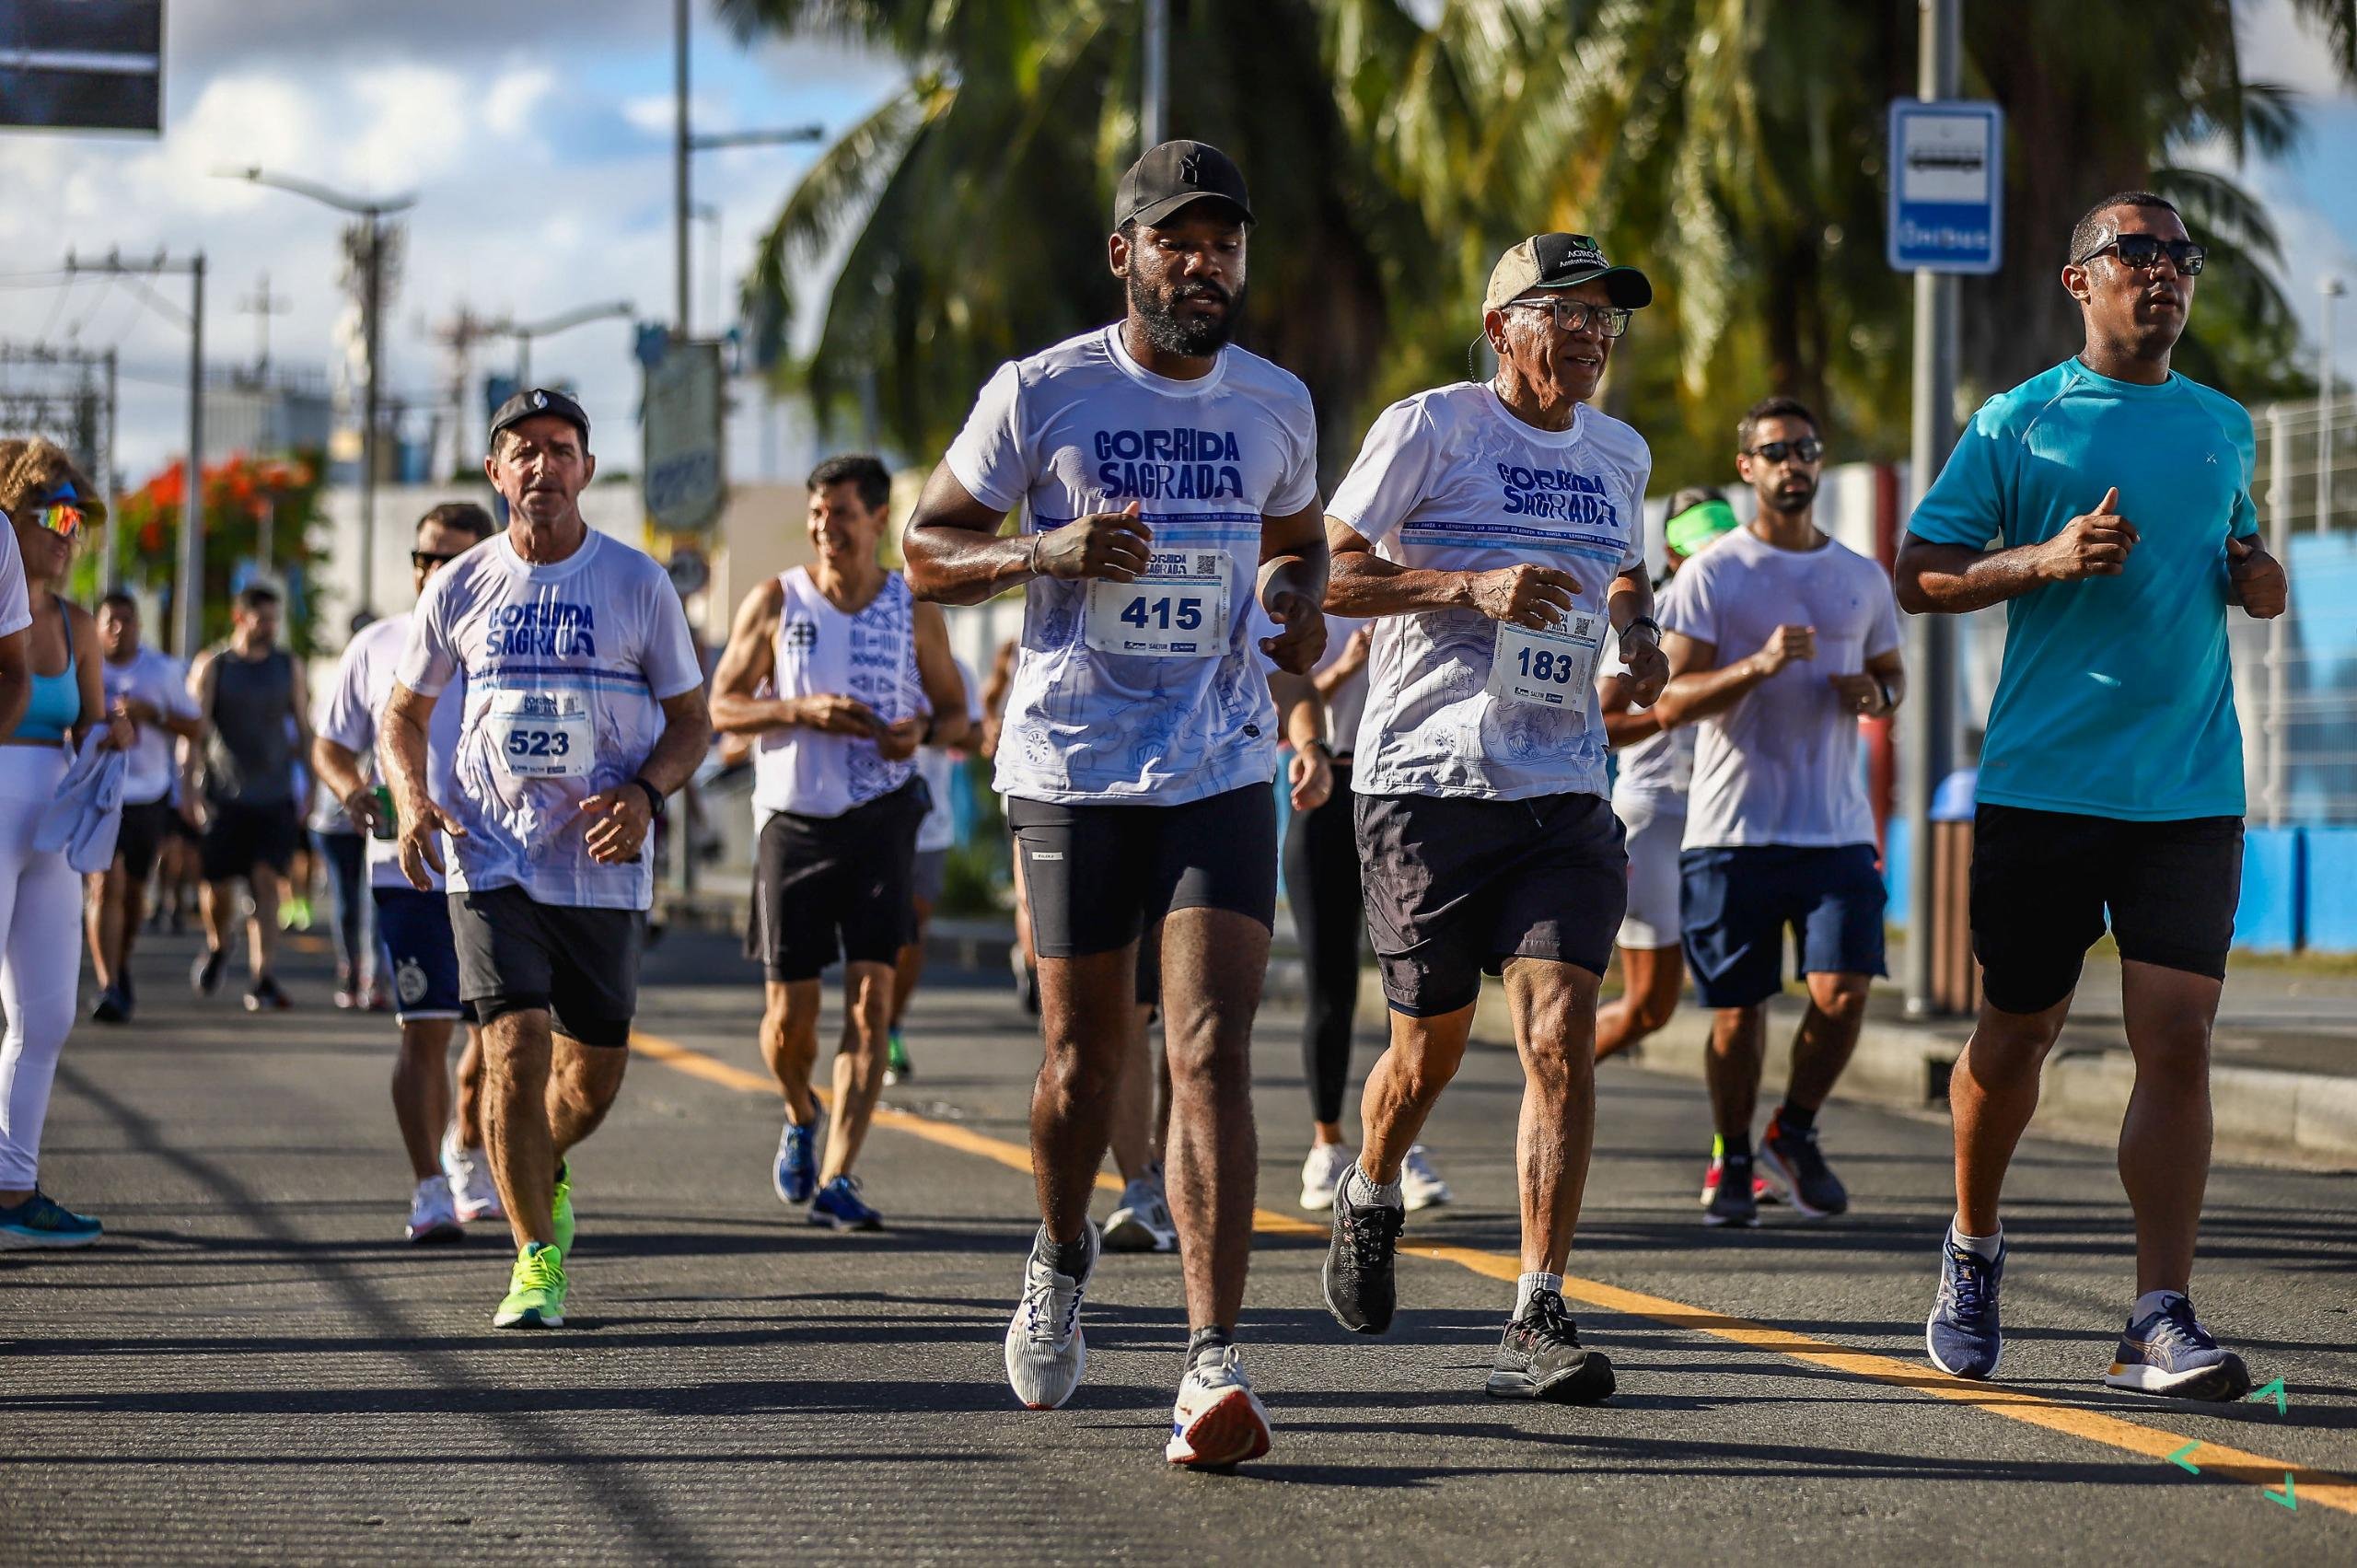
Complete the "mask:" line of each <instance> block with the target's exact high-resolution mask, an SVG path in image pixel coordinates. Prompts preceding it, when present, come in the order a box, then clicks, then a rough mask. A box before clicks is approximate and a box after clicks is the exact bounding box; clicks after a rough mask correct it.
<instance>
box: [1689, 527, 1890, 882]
mask: <svg viewBox="0 0 2357 1568" xmlns="http://www.w3.org/2000/svg"><path fill="white" fill-rule="evenodd" d="M1660 613H1661V623H1662V626H1663V628H1664V629H1665V630H1666V631H1670V632H1676V633H1678V634H1680V635H1681V636H1687V637H1691V638H1693V639H1695V640H1696V641H1697V642H1703V643H1709V644H1711V645H1713V647H1714V648H1715V649H1716V650H1717V653H1718V661H1719V664H1720V665H1721V667H1724V666H1726V665H1729V664H1732V663H1734V662H1735V661H1736V660H1737V659H1740V658H1745V657H1747V656H1750V655H1752V654H1755V653H1757V652H1759V648H1760V646H1761V645H1763V644H1765V643H1766V642H1767V641H1768V636H1769V633H1771V632H1773V631H1775V629H1776V628H1777V627H1779V626H1786V625H1796V626H1814V627H1816V628H1817V657H1815V658H1814V659H1805V660H1804V659H1794V661H1793V662H1792V663H1790V664H1787V665H1786V666H1784V668H1782V669H1780V670H1778V671H1777V672H1776V673H1775V674H1774V675H1771V676H1770V677H1769V678H1768V679H1766V680H1763V681H1761V682H1760V683H1759V685H1757V686H1755V687H1753V688H1752V689H1751V690H1750V691H1747V692H1745V693H1744V694H1743V695H1742V696H1741V697H1739V698H1737V699H1736V702H1735V703H1734V704H1733V705H1732V706H1730V707H1726V708H1723V709H1721V710H1720V711H1719V712H1717V713H1715V714H1711V715H1710V716H1709V717H1707V718H1703V719H1700V720H1697V721H1696V722H1695V724H1694V725H1693V726H1691V727H1692V728H1693V729H1694V730H1695V732H1696V739H1695V746H1694V787H1693V792H1692V795H1691V796H1690V798H1689V802H1688V805H1687V812H1686V841H1685V847H1686V848H1688V849H1705V848H1712V847H1717V846H1723V845H1730V844H1786V845H1793V846H1797V847H1812V846H1814V847H1826V846H1831V845H1839V844H1863V843H1872V842H1874V838H1875V819H1874V811H1873V808H1872V807H1870V806H1869V805H1868V804H1867V801H1866V790H1865V785H1864V783H1863V782H1862V781H1861V780H1860V778H1859V776H1858V715H1857V714H1856V713H1855V711H1853V710H1852V709H1849V708H1846V707H1844V706H1842V703H1841V699H1840V696H1839V695H1838V694H1837V693H1836V692H1835V691H1834V690H1833V688H1832V686H1831V685H1830V684H1829V683H1828V681H1827V679H1826V677H1828V676H1829V675H1855V674H1857V673H1859V672H1860V671H1862V670H1864V668H1866V661H1867V660H1868V659H1870V658H1875V657H1877V656H1881V655H1883V654H1887V653H1889V652H1890V651H1891V650H1893V649H1894V648H1896V647H1898V601H1897V600H1896V599H1895V598H1893V597H1892V594H1891V590H1890V578H1889V576H1888V575H1887V574H1886V573H1885V572H1884V571H1883V569H1882V568H1881V567H1880V566H1879V565H1877V564H1875V563H1874V562H1872V561H1869V560H1867V559H1866V558H1865V557H1864V556H1863V555H1860V554H1858V553H1857V552H1854V551H1852V550H1851V549H1849V548H1848V547H1846V546H1844V545H1843V544H1841V543H1840V541H1839V540H1826V541H1825V543H1824V544H1823V545H1821V546H1819V547H1818V548H1817V549H1815V550H1809V551H1796V550H1779V549H1777V548H1776V547H1775V546H1774V545H1771V544H1769V543H1767V542H1766V541H1764V540H1761V539H1760V538H1759V536H1758V535H1757V534H1755V533H1753V532H1752V531H1751V530H1750V529H1749V528H1744V529H1741V530H1740V531H1738V532H1736V533H1731V534H1729V535H1727V536H1726V537H1725V538H1724V539H1722V540H1719V542H1718V543H1716V544H1714V545H1713V546H1712V547H1711V548H1710V549H1709V550H1708V551H1706V552H1703V553H1702V554H1701V555H1698V556H1696V557H1695V558H1694V559H1693V560H1691V561H1689V562H1688V563H1686V564H1685V565H1684V566H1681V567H1680V568H1678V575H1677V576H1676V577H1674V578H1672V579H1671V580H1670V585H1669V587H1668V589H1667V591H1666V592H1665V593H1664V594H1663V595H1662V600H1661V611H1660Z"/></svg>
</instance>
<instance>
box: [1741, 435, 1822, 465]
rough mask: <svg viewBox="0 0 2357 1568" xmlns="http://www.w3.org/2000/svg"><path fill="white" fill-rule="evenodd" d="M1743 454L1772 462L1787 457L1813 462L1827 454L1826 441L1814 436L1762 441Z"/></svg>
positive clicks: (1778, 461)
mask: <svg viewBox="0 0 2357 1568" xmlns="http://www.w3.org/2000/svg"><path fill="white" fill-rule="evenodd" d="M1743 455H1744V456H1745V457H1747V458H1759V459H1763V460H1765V461H1768V462H1771V463H1781V462H1782V461H1783V460H1784V459H1786V458H1797V459H1800V460H1801V461H1802V462H1805V463H1813V462H1815V461H1817V459H1819V458H1821V457H1823V456H1825V443H1824V442H1822V441H1820V440H1818V439H1817V437H1816V436H1802V437H1801V438H1800V439H1799V440H1797V441H1762V442H1761V443H1759V446H1757V447H1751V448H1749V449H1748V450H1747V451H1746V452H1745V453H1744V454H1743Z"/></svg>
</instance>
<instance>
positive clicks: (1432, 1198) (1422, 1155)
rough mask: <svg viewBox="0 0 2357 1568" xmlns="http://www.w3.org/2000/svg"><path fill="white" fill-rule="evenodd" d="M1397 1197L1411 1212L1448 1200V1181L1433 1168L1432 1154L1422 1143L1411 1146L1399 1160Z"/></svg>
mask: <svg viewBox="0 0 2357 1568" xmlns="http://www.w3.org/2000/svg"><path fill="white" fill-rule="evenodd" d="M1399 1197H1400V1201H1401V1202H1405V1203H1406V1204H1407V1205H1408V1210H1409V1212H1410V1213H1411V1214H1412V1213H1414V1212H1415V1211H1416V1210H1418V1209H1429V1208H1433V1207H1434V1206H1435V1205H1438V1204H1441V1203H1446V1202H1448V1199H1449V1191H1448V1183H1447V1182H1446V1181H1443V1180H1442V1179H1440V1172H1438V1171H1436V1170H1434V1168H1433V1158H1432V1156H1431V1155H1430V1154H1428V1153H1426V1152H1425V1149H1424V1146H1423V1144H1414V1145H1412V1146H1411V1147H1410V1149H1409V1150H1408V1157H1407V1158H1406V1159H1403V1160H1401V1161H1400V1162H1399Z"/></svg>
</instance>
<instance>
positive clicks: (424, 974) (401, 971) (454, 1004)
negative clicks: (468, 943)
mask: <svg viewBox="0 0 2357 1568" xmlns="http://www.w3.org/2000/svg"><path fill="white" fill-rule="evenodd" d="M369 891H370V893H372V894H373V895H375V898H376V900H377V945H378V947H381V948H382V949H383V955H382V958H381V960H380V961H381V962H382V963H383V964H384V966H385V970H384V972H385V973H387V974H388V975H390V976H391V977H392V981H393V1016H394V1017H395V1018H396V1019H398V1020H400V1021H401V1023H404V1024H410V1023H418V1022H422V1021H424V1020H425V1019H428V1018H464V1019H466V1020H467V1021H468V1022H469V1023H472V1022H473V1021H474V1009H473V1008H472V1007H470V1006H469V1005H467V1004H466V1003H464V1002H461V1001H459V949H458V947H457V945H456V944H455V943H453V942H452V941H451V939H450V900H449V897H448V895H447V894H443V893H421V892H419V891H418V890H417V889H414V888H371V889H369Z"/></svg>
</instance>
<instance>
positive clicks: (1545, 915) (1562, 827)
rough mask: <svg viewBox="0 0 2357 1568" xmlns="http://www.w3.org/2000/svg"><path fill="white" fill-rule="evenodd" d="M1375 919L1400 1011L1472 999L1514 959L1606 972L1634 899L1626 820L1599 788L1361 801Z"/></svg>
mask: <svg viewBox="0 0 2357 1568" xmlns="http://www.w3.org/2000/svg"><path fill="white" fill-rule="evenodd" d="M1358 840H1359V859H1360V861H1361V863H1362V865H1363V868H1364V882H1365V888H1366V929H1367V935H1368V937H1369V938H1370V939H1371V940H1372V941H1373V942H1374V944H1375V957H1376V964H1377V965H1378V966H1380V968H1381V969H1382V970H1383V994H1384V997H1385V999H1386V1000H1387V1001H1388V1002H1389V1003H1390V1005H1391V1010H1392V1011H1393V1012H1395V1013H1405V1014H1407V1015H1408V1016H1410V1017H1411V1018H1430V1017H1436V1016H1440V1015H1442V1014H1444V1013H1454V1012H1456V1011H1457V1010H1458V1009H1459V1008H1462V1007H1469V1006H1471V1005H1473V1003H1474V1002H1475V1000H1476V999H1477V998H1479V997H1480V994H1481V976H1482V975H1483V974H1485V973H1486V974H1497V973H1499V972H1501V971H1502V970H1503V969H1504V965H1505V960H1506V959H1508V958H1548V959H1551V960H1553V961H1555V962H1557V963H1565V964H1575V965H1577V966H1578V967H1579V968H1581V969H1584V970H1587V971H1588V972H1589V973H1591V974H1594V975H1596V976H1599V977H1601V976H1602V975H1603V973H1604V970H1605V966H1606V965H1607V964H1608V963H1609V962H1611V959H1612V938H1613V936H1614V935H1615V934H1616V933H1617V932H1619V930H1620V916H1621V914H1622V912H1624V911H1625V910H1626V909H1627V907H1628V902H1629V854H1628V851H1627V849H1626V848H1625V847H1624V846H1623V840H1622V836H1621V830H1620V819H1619V818H1617V817H1615V816H1614V815H1613V814H1612V803H1611V802H1610V801H1608V800H1606V799H1605V798H1604V797H1603V796H1600V795H1547V796H1538V797H1537V798H1535V799H1531V800H1476V799H1457V798H1453V797H1448V796H1428V795H1362V796H1359V797H1358Z"/></svg>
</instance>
